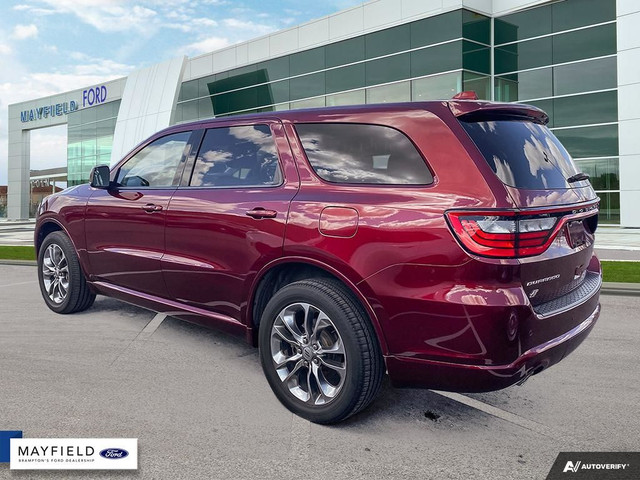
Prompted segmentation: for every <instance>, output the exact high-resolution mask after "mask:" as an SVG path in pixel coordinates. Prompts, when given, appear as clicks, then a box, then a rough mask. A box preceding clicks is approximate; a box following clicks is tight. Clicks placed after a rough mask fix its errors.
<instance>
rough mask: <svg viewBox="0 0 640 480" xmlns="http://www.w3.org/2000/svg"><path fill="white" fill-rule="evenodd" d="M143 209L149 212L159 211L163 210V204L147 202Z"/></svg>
mask: <svg viewBox="0 0 640 480" xmlns="http://www.w3.org/2000/svg"><path fill="white" fill-rule="evenodd" d="M142 209H143V210H144V211H145V212H147V213H154V212H159V211H161V210H162V205H154V204H153V203H147V204H146V205H143V206H142Z"/></svg>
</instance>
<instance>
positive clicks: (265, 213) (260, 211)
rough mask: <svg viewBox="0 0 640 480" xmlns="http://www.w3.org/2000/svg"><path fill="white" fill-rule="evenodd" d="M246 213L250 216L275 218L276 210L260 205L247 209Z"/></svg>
mask: <svg viewBox="0 0 640 480" xmlns="http://www.w3.org/2000/svg"><path fill="white" fill-rule="evenodd" d="M246 214H247V215H249V216H250V217H251V218H276V215H278V212H276V211H275V210H265V209H264V208H262V207H256V208H254V209H253V210H249V211H248V212H247V213H246Z"/></svg>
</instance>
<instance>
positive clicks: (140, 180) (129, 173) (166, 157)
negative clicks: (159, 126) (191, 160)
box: [117, 132, 191, 187]
mask: <svg viewBox="0 0 640 480" xmlns="http://www.w3.org/2000/svg"><path fill="white" fill-rule="evenodd" d="M190 136H191V132H180V133H174V134H173V135H167V136H166V137H162V138H159V139H158V140H155V141H154V142H152V143H150V144H149V145H147V146H146V147H144V148H143V149H142V150H140V151H139V152H138V153H136V154H135V155H134V156H133V157H131V158H130V159H129V160H128V161H127V163H125V164H124V165H123V166H122V167H121V168H120V171H119V172H118V180H117V181H118V183H119V184H120V185H122V186H125V187H131V186H133V187H169V186H175V185H178V182H179V180H180V178H178V177H179V175H178V166H179V165H180V160H181V159H182V156H183V154H184V153H185V150H186V149H187V148H188V143H187V142H188V141H189V137H190Z"/></svg>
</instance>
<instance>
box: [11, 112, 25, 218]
mask: <svg viewBox="0 0 640 480" xmlns="http://www.w3.org/2000/svg"><path fill="white" fill-rule="evenodd" d="M11 110H12V109H11V107H9V152H8V153H9V155H8V164H9V182H8V188H7V219H8V220H28V219H29V199H30V197H31V189H30V187H29V172H30V163H31V162H30V160H31V159H30V143H31V132H30V131H29V130H22V128H21V126H20V124H19V121H18V120H16V119H14V120H13V121H12V120H11V113H12V112H11ZM18 115H19V113H18ZM12 127H13V128H12Z"/></svg>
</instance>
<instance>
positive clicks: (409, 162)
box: [296, 123, 433, 185]
mask: <svg viewBox="0 0 640 480" xmlns="http://www.w3.org/2000/svg"><path fill="white" fill-rule="evenodd" d="M296 130H297V132H298V135H299V136H300V140H301V141H302V145H303V147H304V149H305V152H306V153H307V158H308V159H309V162H310V163H311V166H312V167H313V169H314V170H315V172H316V173H317V174H318V175H319V176H320V177H321V178H322V179H324V180H326V181H328V182H336V183H369V184H401V185H426V184H429V183H431V182H433V177H432V176H431V172H430V171H429V169H428V168H427V165H426V164H425V162H424V160H423V159H422V157H421V156H420V154H419V153H418V151H417V150H416V148H415V147H414V146H413V144H412V143H411V141H410V140H409V139H408V138H407V137H406V136H404V135H403V134H402V133H400V132H399V131H397V130H394V129H393V128H389V127H383V126H380V125H360V124H346V123H343V124H341V123H310V124H300V125H297V126H296Z"/></svg>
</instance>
